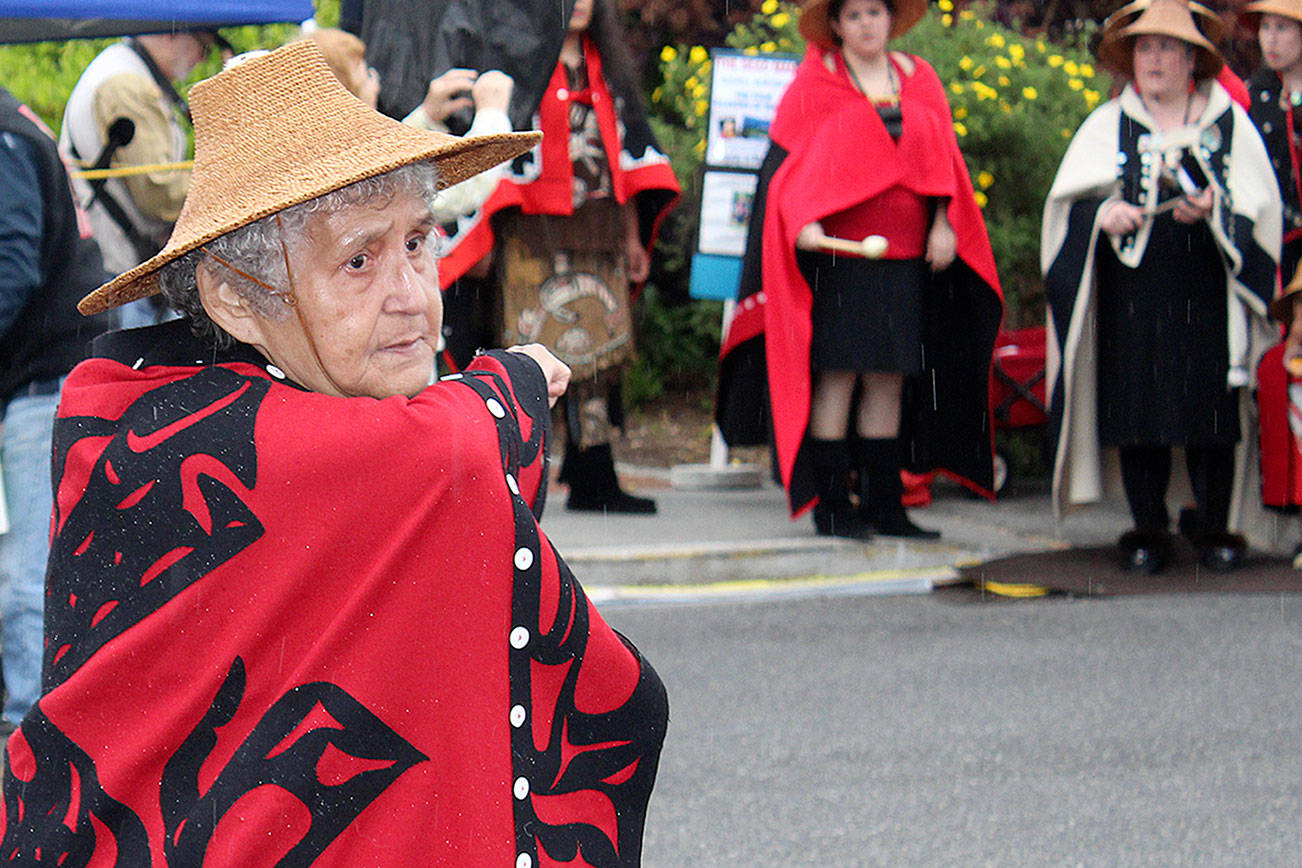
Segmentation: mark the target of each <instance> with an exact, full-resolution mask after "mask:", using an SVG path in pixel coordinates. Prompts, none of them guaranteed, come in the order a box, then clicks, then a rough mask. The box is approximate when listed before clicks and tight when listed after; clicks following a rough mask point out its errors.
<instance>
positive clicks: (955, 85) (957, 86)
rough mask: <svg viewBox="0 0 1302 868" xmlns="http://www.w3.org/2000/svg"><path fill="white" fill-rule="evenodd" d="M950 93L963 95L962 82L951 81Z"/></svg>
mask: <svg viewBox="0 0 1302 868" xmlns="http://www.w3.org/2000/svg"><path fill="white" fill-rule="evenodd" d="M949 92H950V93H962V92H963V83H962V82H961V81H951V82H950V83H949Z"/></svg>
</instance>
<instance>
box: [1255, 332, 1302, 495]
mask: <svg viewBox="0 0 1302 868" xmlns="http://www.w3.org/2000/svg"><path fill="white" fill-rule="evenodd" d="M1288 384H1289V377H1288V372H1287V371H1285V370H1284V345H1283V344H1279V345H1278V346H1275V347H1272V348H1271V349H1270V350H1268V351H1267V352H1266V354H1265V355H1264V356H1262V357H1261V363H1260V364H1259V365H1258V366H1257V408H1258V411H1259V412H1260V415H1261V426H1260V431H1261V502H1262V503H1264V504H1265V505H1266V506H1274V507H1295V506H1302V467H1299V466H1298V463H1299V460H1302V455H1300V453H1299V451H1298V447H1297V443H1296V441H1295V440H1294V437H1293V432H1292V430H1290V428H1289V423H1288V413H1289V407H1288Z"/></svg>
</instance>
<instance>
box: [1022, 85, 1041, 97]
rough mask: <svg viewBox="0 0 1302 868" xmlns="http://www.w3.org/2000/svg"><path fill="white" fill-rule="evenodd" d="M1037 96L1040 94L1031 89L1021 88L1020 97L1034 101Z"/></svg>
mask: <svg viewBox="0 0 1302 868" xmlns="http://www.w3.org/2000/svg"><path fill="white" fill-rule="evenodd" d="M1039 95H1040V92H1039V91H1038V90H1036V89H1035V88H1033V87H1024V88H1022V96H1023V97H1025V98H1026V99H1035V98H1036V97H1038V96H1039Z"/></svg>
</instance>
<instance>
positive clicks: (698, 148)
mask: <svg viewBox="0 0 1302 868" xmlns="http://www.w3.org/2000/svg"><path fill="white" fill-rule="evenodd" d="M692 150H693V151H695V152H696V155H697V156H698V157H699V156H701V155H702V154H704V153H705V139H701V140H700V141H699V142H697V143H696V144H694V145H692Z"/></svg>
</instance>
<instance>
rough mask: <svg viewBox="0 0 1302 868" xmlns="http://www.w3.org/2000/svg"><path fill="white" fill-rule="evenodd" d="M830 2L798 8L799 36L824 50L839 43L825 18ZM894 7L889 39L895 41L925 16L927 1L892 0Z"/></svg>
mask: <svg viewBox="0 0 1302 868" xmlns="http://www.w3.org/2000/svg"><path fill="white" fill-rule="evenodd" d="M830 2H831V0H808V2H806V3H804V4H802V5H801V7H800V35H801V36H803V37H805V40H806V41H808V42H816V43H818V44H819V45H821V46H823V47H824V48H831V49H837V48H840V47H841V43H840V42H839V41H837V38H836V34H835V33H833V32H832V22H831V21H830V20H828V17H827V7H828V5H829V4H830ZM890 5H893V6H894V7H895V12H893V13H892V14H891V32H890V35H889V38H890V39H896V38H897V37H900V36H903V35H904V34H906V33H908V32H909V30H910V29H911V28H912V27H913V25H915V24H917V23H918V22H919V21H921V20H922V16H924V15H926V14H927V0H892V2H891V3H890Z"/></svg>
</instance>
